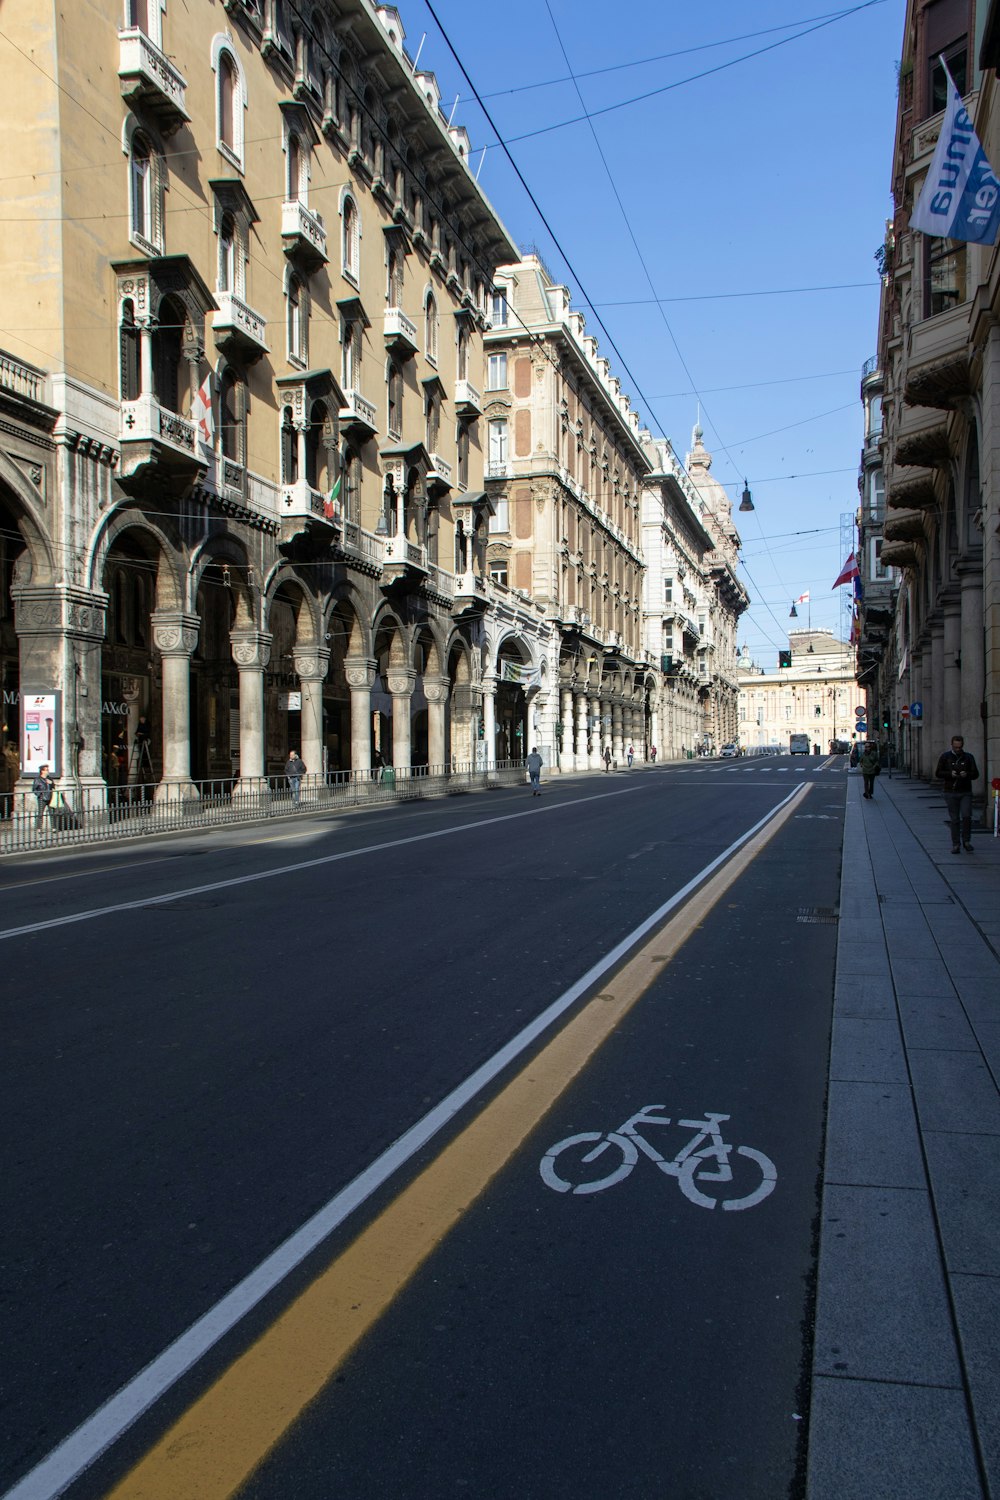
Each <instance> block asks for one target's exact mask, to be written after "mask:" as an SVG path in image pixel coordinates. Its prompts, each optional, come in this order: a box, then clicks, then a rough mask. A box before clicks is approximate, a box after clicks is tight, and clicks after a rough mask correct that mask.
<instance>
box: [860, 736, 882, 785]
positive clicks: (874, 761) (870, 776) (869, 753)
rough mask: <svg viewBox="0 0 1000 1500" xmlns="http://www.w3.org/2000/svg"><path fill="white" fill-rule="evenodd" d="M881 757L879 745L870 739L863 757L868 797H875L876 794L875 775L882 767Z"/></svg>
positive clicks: (863, 771) (862, 769)
mask: <svg viewBox="0 0 1000 1500" xmlns="http://www.w3.org/2000/svg"><path fill="white" fill-rule="evenodd" d="M879 759H880V756H879V749H878V746H877V745H875V744H873V743H872V742H871V741H870V740H869V742H868V744H867V745H866V746H865V753H864V754H863V755H862V757H861V774H862V776H863V777H864V779H865V791H864V795H865V796H866V797H874V795H875V777H876V776H877V775H878V773H879V772H880V771H881V769H882V767H881V766H880V765H879Z"/></svg>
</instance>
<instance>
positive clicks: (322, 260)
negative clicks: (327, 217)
mask: <svg viewBox="0 0 1000 1500" xmlns="http://www.w3.org/2000/svg"><path fill="white" fill-rule="evenodd" d="M281 243H282V245H283V247H284V251H285V254H286V255H287V256H288V258H289V260H294V261H296V262H297V264H298V265H300V266H301V267H302V268H303V270H306V271H316V270H318V269H319V267H320V266H325V265H326V263H327V260H328V258H329V257H328V256H327V253H326V227H325V225H324V223H323V220H322V218H321V216H320V215H319V214H314V213H313V212H312V211H311V209H308V208H306V206H305V204H304V203H300V202H299V200H298V199H297V198H292V199H289V200H288V201H286V202H285V203H283V204H282V205H281Z"/></svg>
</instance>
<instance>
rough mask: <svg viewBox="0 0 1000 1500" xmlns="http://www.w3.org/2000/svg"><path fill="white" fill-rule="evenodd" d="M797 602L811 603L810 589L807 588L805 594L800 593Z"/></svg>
mask: <svg viewBox="0 0 1000 1500" xmlns="http://www.w3.org/2000/svg"><path fill="white" fill-rule="evenodd" d="M795 602H796V604H808V603H809V590H808V589H807V590H806V592H805V593H804V594H800V595H799V597H798V598H797V599H796V601H795Z"/></svg>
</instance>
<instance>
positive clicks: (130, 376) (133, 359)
mask: <svg viewBox="0 0 1000 1500" xmlns="http://www.w3.org/2000/svg"><path fill="white" fill-rule="evenodd" d="M140 378H141V366H140V363H139V330H138V328H137V327H136V323H135V308H134V306H133V305H132V302H131V301H127V302H123V303H122V311H121V330H120V371H119V383H120V386H121V399H122V400H123V401H137V400H138V399H139V396H140V394H141V387H140Z"/></svg>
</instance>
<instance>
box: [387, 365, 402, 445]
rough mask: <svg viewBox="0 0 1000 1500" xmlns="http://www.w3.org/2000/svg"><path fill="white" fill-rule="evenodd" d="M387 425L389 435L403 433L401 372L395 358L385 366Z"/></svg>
mask: <svg viewBox="0 0 1000 1500" xmlns="http://www.w3.org/2000/svg"><path fill="white" fill-rule="evenodd" d="M386 387H387V423H386V425H387V427H388V430H389V435H390V437H397V438H398V437H402V435H403V372H402V371H401V370H400V368H399V366H398V365H397V364H396V362H395V360H392V359H391V360H390V361H389V363H388V366H387V368H386Z"/></svg>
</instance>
